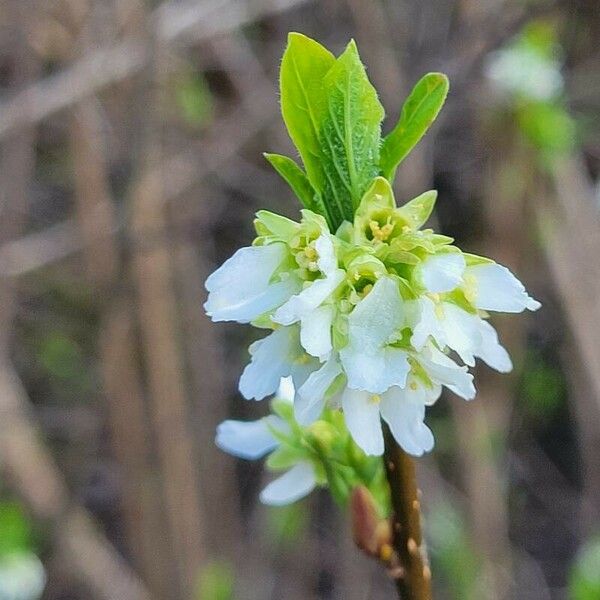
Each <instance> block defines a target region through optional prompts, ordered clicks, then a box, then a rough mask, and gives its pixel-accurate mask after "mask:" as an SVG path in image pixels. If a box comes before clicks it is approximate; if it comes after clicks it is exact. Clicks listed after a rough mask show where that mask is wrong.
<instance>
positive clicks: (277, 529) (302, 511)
mask: <svg viewBox="0 0 600 600" xmlns="http://www.w3.org/2000/svg"><path fill="white" fill-rule="evenodd" d="M308 518H309V515H308V511H307V507H306V502H295V503H294V504H288V505H287V506H279V507H271V508H270V509H269V510H268V511H267V519H268V520H267V535H268V537H269V539H271V540H272V541H273V542H275V544H277V545H281V546H288V547H291V546H293V545H294V544H295V543H296V542H297V541H298V539H299V538H300V537H301V536H302V533H303V532H304V531H305V530H306V528H307V527H308Z"/></svg>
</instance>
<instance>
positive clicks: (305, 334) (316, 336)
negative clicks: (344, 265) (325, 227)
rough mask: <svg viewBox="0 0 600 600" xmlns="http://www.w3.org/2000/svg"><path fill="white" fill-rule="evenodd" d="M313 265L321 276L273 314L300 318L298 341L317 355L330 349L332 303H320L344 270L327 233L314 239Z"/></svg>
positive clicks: (277, 318)
mask: <svg viewBox="0 0 600 600" xmlns="http://www.w3.org/2000/svg"><path fill="white" fill-rule="evenodd" d="M315 251H316V253H317V260H316V264H317V267H318V270H319V271H320V272H321V274H322V275H323V276H324V277H323V278H321V279H316V280H315V281H312V282H310V283H309V284H307V285H306V287H305V288H304V289H303V290H302V291H301V292H300V293H298V294H296V295H295V296H292V297H291V298H290V299H289V300H288V301H287V302H286V303H285V304H283V306H280V307H279V308H278V309H277V311H276V312H275V314H274V316H273V321H274V322H275V323H280V324H281V325H291V324H292V323H296V322H298V321H300V328H301V337H300V339H301V343H302V345H303V347H304V348H305V349H306V351H307V352H308V353H309V354H311V355H313V356H318V357H324V356H326V355H327V354H328V353H329V352H330V350H331V347H332V346H331V323H332V320H333V316H334V307H333V306H332V305H328V306H321V305H322V304H323V303H324V302H325V301H326V300H327V298H329V296H331V294H332V293H333V292H334V291H335V290H336V289H337V287H338V286H339V285H340V284H341V283H342V281H343V280H344V278H345V276H346V275H345V272H344V271H343V269H339V268H338V266H337V257H336V254H335V246H334V244H333V241H332V236H331V235H330V234H326V233H323V234H322V235H320V236H319V237H318V238H317V240H316V242H315Z"/></svg>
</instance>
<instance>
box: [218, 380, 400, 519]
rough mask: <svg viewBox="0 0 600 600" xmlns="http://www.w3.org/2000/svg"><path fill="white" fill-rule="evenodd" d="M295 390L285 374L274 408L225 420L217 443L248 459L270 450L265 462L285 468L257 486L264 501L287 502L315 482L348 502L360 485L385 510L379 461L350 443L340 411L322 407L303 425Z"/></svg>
mask: <svg viewBox="0 0 600 600" xmlns="http://www.w3.org/2000/svg"><path fill="white" fill-rule="evenodd" d="M293 395H294V388H293V384H292V383H291V381H290V380H289V379H287V380H286V379H284V380H283V381H282V385H281V387H280V389H279V392H278V394H277V398H276V399H275V400H273V402H272V403H271V408H272V414H270V415H269V416H267V417H264V418H262V419H258V420H257V421H234V420H228V421H224V422H223V423H221V424H220V425H219V427H218V429H217V439H216V442H217V446H218V447H219V448H221V449H222V450H224V451H225V452H229V453H230V454H233V455H234V456H238V457H239V458H244V459H246V460H256V459H259V458H262V457H264V456H266V455H269V458H268V459H267V467H268V468H269V469H270V470H272V471H285V473H284V474H283V475H280V476H279V477H277V478H276V479H275V480H273V481H272V482H271V483H269V484H268V485H267V486H266V487H265V488H264V490H263V491H262V492H261V495H260V499H261V501H262V502H263V503H264V504H269V505H271V506H281V505H285V504H289V503H291V502H295V501H296V500H299V499H300V498H303V497H304V496H306V495H307V494H308V493H310V492H311V491H312V490H313V489H314V488H315V487H317V486H328V487H329V489H330V490H331V493H332V495H333V497H334V498H335V500H336V501H337V502H338V503H339V504H340V505H347V503H348V500H349V497H350V494H351V492H352V490H353V489H355V488H356V487H358V486H361V485H362V486H365V487H367V488H368V489H369V490H370V491H371V493H372V494H373V497H374V501H375V502H376V506H377V509H378V511H379V513H380V515H381V516H384V515H386V514H387V513H388V512H389V498H388V495H389V494H388V489H387V486H386V483H385V475H384V470H383V464H382V462H381V461H380V460H378V459H375V458H374V457H370V456H366V455H365V454H364V452H362V451H361V450H360V448H358V447H357V446H356V444H354V443H353V441H352V438H351V437H350V435H349V433H348V430H347V428H346V426H345V423H344V418H343V416H342V414H341V413H340V411H337V410H327V409H326V410H324V411H323V413H322V414H321V415H320V418H319V419H318V420H317V421H315V422H314V423H312V424H311V425H310V426H307V427H303V426H301V425H300V424H299V423H298V422H297V421H296V419H295V417H294V410H293V407H292V404H291V401H292V400H293Z"/></svg>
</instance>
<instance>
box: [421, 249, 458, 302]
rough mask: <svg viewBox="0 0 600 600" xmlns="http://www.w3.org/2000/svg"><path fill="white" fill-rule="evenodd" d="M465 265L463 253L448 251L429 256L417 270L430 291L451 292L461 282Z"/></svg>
mask: <svg viewBox="0 0 600 600" xmlns="http://www.w3.org/2000/svg"><path fill="white" fill-rule="evenodd" d="M465 266H466V264H465V258H464V256H463V255H462V254H461V253H459V252H447V253H443V254H436V255H434V256H431V257H429V258H427V259H426V260H424V261H423V262H422V263H421V264H420V265H419V266H418V267H417V272H418V273H419V274H420V277H421V282H422V284H423V285H424V286H425V288H426V289H427V290H428V291H429V292H432V293H441V292H450V291H451V290H453V289H455V288H456V287H457V286H458V284H459V283H460V281H461V279H462V275H463V273H464V270H465Z"/></svg>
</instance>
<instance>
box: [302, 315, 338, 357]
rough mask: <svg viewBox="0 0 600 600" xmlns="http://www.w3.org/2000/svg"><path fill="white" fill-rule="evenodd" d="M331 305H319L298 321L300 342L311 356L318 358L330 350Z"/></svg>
mask: <svg viewBox="0 0 600 600" xmlns="http://www.w3.org/2000/svg"><path fill="white" fill-rule="evenodd" d="M333 310H334V309H333V306H331V305H325V306H319V308H316V309H315V310H313V311H312V312H311V313H310V315H308V316H307V317H304V318H303V319H302V320H301V321H300V343H301V344H302V346H303V347H304V349H305V350H306V351H307V352H308V353H309V354H311V355H312V356H317V357H319V358H321V357H324V356H327V354H329V352H331V348H332V344H331V323H332V321H333Z"/></svg>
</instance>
